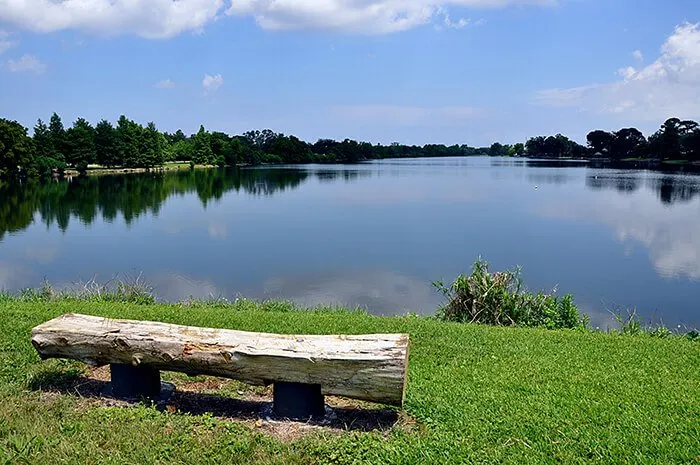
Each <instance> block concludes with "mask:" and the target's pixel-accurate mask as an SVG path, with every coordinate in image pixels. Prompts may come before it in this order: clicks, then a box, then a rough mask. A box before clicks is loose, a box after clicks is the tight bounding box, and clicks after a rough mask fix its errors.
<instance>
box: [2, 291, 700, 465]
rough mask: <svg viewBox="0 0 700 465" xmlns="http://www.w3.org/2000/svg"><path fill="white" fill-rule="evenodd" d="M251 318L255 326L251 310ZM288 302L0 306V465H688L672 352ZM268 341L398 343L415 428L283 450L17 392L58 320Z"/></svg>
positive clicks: (617, 341) (681, 388)
mask: <svg viewBox="0 0 700 465" xmlns="http://www.w3.org/2000/svg"><path fill="white" fill-rule="evenodd" d="M261 310H265V311H261ZM298 310H299V309H297V308H296V307H295V306H293V305H292V304H289V303H266V304H265V305H263V306H261V305H259V304H257V303H255V302H252V301H248V300H244V299H240V300H238V301H235V302H233V303H228V302H222V301H221V300H219V301H218V302H210V303H209V304H207V303H202V302H190V303H185V304H169V305H161V304H150V305H141V304H136V303H122V302H91V301H80V300H73V301H67V300H54V301H42V300H33V301H20V300H18V299H16V298H12V297H7V296H6V297H4V298H0V316H1V317H2V318H3V325H2V326H0V463H5V462H8V463H32V464H35V463H37V464H42V463H50V464H59V463H66V464H68V463H71V464H72V463H115V464H116V463H139V464H142V463H197V464H201V463H246V464H253V463H264V464H268V463H280V464H282V463H284V464H286V463H292V464H295V463H320V464H330V463H338V464H351V463H356V464H359V463H367V464H382V463H404V464H422V463H426V464H428V463H431V464H432V463H435V464H440V463H513V464H515V463H517V464H522V463H532V464H535V463H536V464H540V463H567V464H568V463H649V464H660V463H669V464H677V463H693V461H694V460H696V459H697V456H698V447H697V444H698V443H700V426H699V425H698V422H697V418H700V405H699V403H698V402H697V399H698V398H700V375H698V371H697V368H698V366H700V346H699V345H698V343H697V342H694V341H690V340H688V339H685V338H652V337H626V336H624V335H622V334H608V333H599V332H585V331H572V330H558V331H549V330H543V329H527V328H502V327H491V326H481V325H473V324H460V323H445V322H440V321H437V320H436V319H433V318H420V317H415V316H406V317H395V318H379V317H373V316H370V315H368V314H366V313H363V312H343V311H338V309H316V310H314V311H308V312H306V311H298ZM68 312H76V313H86V314H94V315H102V316H106V317H111V318H132V319H144V320H157V321H165V322H171V323H179V324H188V325H195V326H204V327H217V328H233V329H240V330H249V331H263V332H278V333H294V334H304V333H316V334H319V333H330V334H335V333H338V334H346V333H348V334H349V333H380V332H381V333H384V332H407V333H409V334H410V337H411V350H410V363H409V373H408V378H409V381H408V391H407V398H406V405H405V410H406V412H407V414H408V415H410V416H411V417H412V418H414V419H415V420H416V421H417V422H418V425H419V427H418V428H415V429H412V430H408V431H407V430H405V429H403V428H399V427H397V428H395V429H394V430H392V431H390V432H388V433H387V432H380V431H376V432H369V433H366V432H346V433H327V432H318V433H313V434H311V435H308V436H305V437H303V438H301V439H298V440H295V441H292V442H284V441H280V440H278V439H275V438H273V437H270V436H268V435H266V434H264V433H261V432H260V431H259V430H256V428H255V427H250V426H248V425H246V424H243V423H240V422H236V421H230V420H221V419H217V418H215V417H213V416H210V415H182V414H177V413H167V412H160V411H157V410H155V409H153V408H150V407H147V406H141V407H136V408H129V409H123V408H105V407H98V406H92V407H85V406H84V405H83V404H81V401H80V399H79V398H77V397H75V396H70V395H68V394H62V395H51V396H46V395H42V394H41V392H38V391H36V390H32V389H30V380H31V379H33V378H34V377H35V376H36V375H37V374H39V373H46V372H48V373H50V374H52V376H58V377H59V378H58V379H62V378H60V377H61V376H64V377H66V376H67V377H70V376H74V374H75V370H78V372H81V371H83V370H84V368H83V366H82V365H81V364H79V363H75V362H63V361H48V362H40V361H39V358H38V356H37V354H36V353H35V351H34V349H33V348H32V346H31V344H30V342H29V333H30V330H31V328H32V327H33V326H35V325H37V324H39V323H42V322H44V321H46V320H48V319H50V318H53V317H55V316H58V315H60V314H63V313H68Z"/></svg>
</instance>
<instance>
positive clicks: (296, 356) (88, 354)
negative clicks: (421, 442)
mask: <svg viewBox="0 0 700 465" xmlns="http://www.w3.org/2000/svg"><path fill="white" fill-rule="evenodd" d="M32 344H33V345H34V347H35V348H36V350H37V351H38V352H39V355H40V356H41V357H42V358H69V359H74V360H80V361H82V362H85V363H88V364H90V365H97V366H99V365H106V364H109V363H125V364H132V365H135V366H139V365H143V366H149V367H153V368H156V369H159V370H164V371H178V372H183V373H188V374H192V375H198V374H202V375H213V376H221V377H225V378H232V379H237V380H240V381H243V382H246V383H249V384H254V385H267V384H270V383H272V382H277V381H284V382H290V383H305V384H320V385H321V388H322V391H323V393H324V394H329V395H337V396H344V397H349V398H353V399H359V400H366V401H371V402H378V403H382V404H388V405H395V406H402V405H403V400H404V391H405V384H406V375H407V368H408V335H407V334H373V335H363V336H342V335H337V336H296V335H280V334H266V333H250V332H244V331H233V330H227V329H211V328H198V327H191V326H178V325H172V324H166V323H157V322H150V321H131V320H113V319H105V318H99V317H93V316H85V315H76V314H67V315H63V316H61V317H58V318H56V319H54V320H51V321H48V322H46V323H44V324H42V325H39V326H37V327H35V328H34V329H33V330H32Z"/></svg>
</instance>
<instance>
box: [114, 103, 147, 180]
mask: <svg viewBox="0 0 700 465" xmlns="http://www.w3.org/2000/svg"><path fill="white" fill-rule="evenodd" d="M142 136H143V128H142V127H141V125H140V124H138V123H136V122H134V121H131V120H130V119H128V118H127V117H126V116H124V115H122V116H120V117H119V120H118V121H117V155H118V157H117V158H118V161H119V163H118V164H119V165H121V166H125V167H128V168H133V167H137V166H142V162H143V160H142V156H141V145H142V144H141V139H142Z"/></svg>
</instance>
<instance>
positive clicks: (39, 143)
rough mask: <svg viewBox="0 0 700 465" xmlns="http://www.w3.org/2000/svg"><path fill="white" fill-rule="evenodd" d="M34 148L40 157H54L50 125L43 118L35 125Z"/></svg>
mask: <svg viewBox="0 0 700 465" xmlns="http://www.w3.org/2000/svg"><path fill="white" fill-rule="evenodd" d="M33 139H34V148H35V149H36V155H37V156H39V157H52V155H53V148H52V146H51V134H50V132H49V127H48V126H46V123H44V122H43V121H42V120H41V119H39V120H37V122H36V125H35V126H34V137H33Z"/></svg>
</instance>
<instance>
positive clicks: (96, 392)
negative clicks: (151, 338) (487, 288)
mask: <svg viewBox="0 0 700 465" xmlns="http://www.w3.org/2000/svg"><path fill="white" fill-rule="evenodd" d="M167 379H168V380H169V381H173V383H174V384H175V385H176V389H175V392H174V393H173V394H172V395H171V396H170V397H169V398H167V399H159V400H157V401H155V406H156V408H158V409H159V410H161V411H163V412H164V413H166V414H171V415H178V414H189V415H204V414H210V415H212V416H214V417H216V418H218V419H219V420H223V421H233V422H236V423H238V424H242V425H246V426H248V427H249V428H250V429H251V430H255V431H259V432H261V433H264V434H269V435H271V436H274V437H276V438H278V439H280V440H282V441H295V440H298V439H300V438H302V437H304V436H306V435H308V434H312V433H331V434H340V433H342V432H345V431H365V432H369V431H376V432H381V433H384V434H388V433H389V431H391V430H392V429H394V428H400V429H403V430H405V431H416V430H418V429H419V426H418V424H417V422H416V421H415V420H414V419H412V418H411V417H410V416H409V415H408V414H407V413H405V412H402V411H397V410H393V409H387V408H384V407H382V406H379V405H376V404H372V403H368V402H362V401H355V400H352V399H345V398H340V397H334V396H326V399H325V400H326V416H325V418H323V419H322V420H310V421H306V422H303V421H293V420H287V419H282V418H276V417H275V416H274V415H273V412H272V387H271V386H269V387H257V386H248V385H246V384H243V383H239V382H237V381H232V380H228V379H224V378H216V377H210V376H197V377H194V378H186V377H184V376H181V375H167ZM109 380H110V371H109V367H100V368H91V369H88V370H86V372H85V373H82V374H81V373H77V372H72V373H60V372H53V371H50V372H45V373H43V374H42V375H41V376H39V377H37V378H36V379H35V380H34V381H33V382H32V383H31V385H30V388H31V389H33V390H37V391H41V393H42V396H44V397H46V398H52V397H55V396H62V395H70V396H75V397H77V398H79V401H78V407H77V408H79V409H90V408H99V407H131V406H134V405H138V404H139V401H138V400H124V399H119V398H115V397H111V396H110V395H109V394H108V389H107V388H108V386H109Z"/></svg>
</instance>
